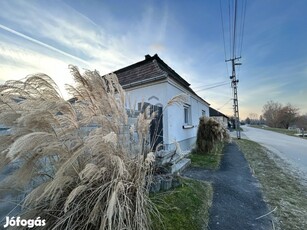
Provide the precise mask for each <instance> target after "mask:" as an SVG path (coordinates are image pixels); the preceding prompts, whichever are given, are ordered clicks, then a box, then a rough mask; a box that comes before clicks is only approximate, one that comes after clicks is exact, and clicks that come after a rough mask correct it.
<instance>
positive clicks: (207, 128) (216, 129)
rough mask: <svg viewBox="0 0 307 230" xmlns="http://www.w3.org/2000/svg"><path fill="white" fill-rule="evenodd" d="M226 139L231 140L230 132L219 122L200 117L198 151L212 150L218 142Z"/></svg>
mask: <svg viewBox="0 0 307 230" xmlns="http://www.w3.org/2000/svg"><path fill="white" fill-rule="evenodd" d="M225 140H229V134H228V133H227V130H226V129H225V128H224V127H223V126H222V125H221V124H220V123H219V122H217V121H216V120H214V119H213V118H208V117H204V116H203V117H201V118H200V119H199V126H198V130H197V139H196V151H197V152H198V153H203V154H206V153H209V152H212V150H213V148H214V147H215V144H216V143H217V142H220V141H225Z"/></svg>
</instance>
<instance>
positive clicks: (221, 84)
mask: <svg viewBox="0 0 307 230" xmlns="http://www.w3.org/2000/svg"><path fill="white" fill-rule="evenodd" d="M228 84H229V82H227V83H224V84H219V85H215V86H211V87H207V88H203V89H198V90H195V92H200V91H204V90H208V89H213V88H217V87H220V86H223V85H228Z"/></svg>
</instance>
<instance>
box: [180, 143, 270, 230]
mask: <svg viewBox="0 0 307 230" xmlns="http://www.w3.org/2000/svg"><path fill="white" fill-rule="evenodd" d="M183 175H184V176H186V177H190V178H194V179H199V180H205V181H211V182H212V184H213V189H214V194H213V203H212V207H211V210H210V221H209V228H208V229H210V230H226V229H227V230H241V229H242V230H269V229H272V225H271V217H270V215H267V216H265V217H263V218H260V219H257V218H258V217H260V216H262V215H265V214H267V213H268V212H269V210H268V209H267V206H266V203H265V202H264V200H263V198H262V194H261V191H260V184H259V182H258V181H257V179H256V178H255V177H253V175H252V173H251V172H250V168H249V165H248V163H247V161H246V159H245V158H244V156H243V154H242V152H240V151H239V149H238V147H237V145H235V144H233V143H231V144H228V145H227V146H226V148H225V150H224V156H223V158H222V161H221V166H220V169H219V170H217V171H209V170H204V169H199V168H189V169H187V170H186V171H185V172H184V173H183Z"/></svg>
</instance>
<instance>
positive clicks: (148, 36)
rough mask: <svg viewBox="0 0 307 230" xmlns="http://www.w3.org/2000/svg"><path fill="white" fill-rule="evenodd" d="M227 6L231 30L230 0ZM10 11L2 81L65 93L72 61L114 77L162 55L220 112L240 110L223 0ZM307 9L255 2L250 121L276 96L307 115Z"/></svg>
mask: <svg viewBox="0 0 307 230" xmlns="http://www.w3.org/2000/svg"><path fill="white" fill-rule="evenodd" d="M238 2H239V3H241V2H242V0H238ZM221 3H222V10H223V12H224V14H223V15H224V23H225V25H224V27H226V25H228V24H227V23H228V21H226V19H227V17H228V16H227V15H226V13H227V10H228V8H227V7H228V1H227V0H221ZM0 9H1V14H0V83H3V82H4V81H6V80H8V79H21V78H24V77H25V76H26V75H28V74H32V73H37V72H44V73H46V74H48V75H50V76H51V77H53V78H54V79H55V80H56V82H57V83H58V84H59V85H60V87H61V88H62V89H63V87H62V86H63V84H64V83H71V78H70V74H69V71H68V68H67V67H68V64H74V65H77V66H79V68H80V69H97V70H98V71H99V72H100V73H101V74H105V73H108V72H112V71H114V70H117V69H119V68H122V67H125V66H127V65H130V64H133V63H135V62H138V61H140V60H143V59H144V55H145V54H151V55H153V54H155V53H158V55H159V56H160V57H161V58H162V59H163V60H164V61H165V62H166V63H167V64H168V65H169V66H170V67H172V68H173V69H174V70H175V71H176V72H177V73H179V74H180V75H181V76H182V77H184V78H185V79H186V80H187V81H188V82H190V83H191V87H192V88H193V89H194V90H195V91H197V93H198V94H199V95H200V96H202V97H203V98H204V99H205V100H207V101H208V102H209V103H211V105H212V106H213V107H214V108H216V109H220V111H222V112H224V113H225V114H227V115H232V113H233V111H232V101H231V98H232V90H231V88H230V80H229V72H230V70H231V69H230V65H228V68H227V65H226V64H225V55H224V43H223V35H222V24H221V14H220V2H219V1H217V0H194V1H183V0H181V1H180V0H176V1H175V0H172V1H171V0H169V1H167V0H165V1H162V0H143V1H136V0H132V1H130V0H127V1H124V0H121V1H120V0H118V1H111V0H108V1H81V0H63V1H57V0H55V1H45V0H40V1H35V0H31V1H17V0H1V1H0ZM306 12H307V1H305V0H295V1H291V2H289V1H286V0H254V1H250V0H247V11H246V18H245V31H244V41H243V49H242V59H241V60H240V61H241V62H242V66H241V67H240V68H239V69H237V73H238V78H239V80H240V82H239V85H238V86H239V88H238V95H239V106H240V114H241V118H245V117H246V116H249V114H250V113H256V114H258V115H260V114H261V111H262V106H263V105H264V104H265V103H266V102H267V101H269V100H274V101H278V102H280V103H283V104H285V103H288V102H290V103H292V104H293V105H295V106H297V107H299V108H300V111H301V113H307V100H306V99H307V29H306V28H307V14H306ZM224 29H226V28H224ZM225 36H226V48H227V46H228V45H229V44H228V43H229V41H228V39H227V33H226V34H225ZM226 51H227V52H228V48H227V49H226ZM228 56H229V52H228V53H227V55H226V57H228ZM227 69H228V70H227ZM227 81H229V85H223V86H220V87H217V88H212V89H207V90H202V91H198V90H199V89H203V88H208V87H209V86H212V85H214V84H215V83H221V82H227Z"/></svg>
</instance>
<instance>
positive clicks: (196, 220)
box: [151, 178, 213, 230]
mask: <svg viewBox="0 0 307 230" xmlns="http://www.w3.org/2000/svg"><path fill="white" fill-rule="evenodd" d="M181 183H182V185H181V186H180V187H178V188H176V189H174V190H170V191H167V192H161V193H157V194H154V195H152V196H151V200H152V202H153V203H154V204H155V205H156V206H157V208H158V211H159V212H160V214H161V220H162V222H161V221H159V218H158V217H157V216H154V217H153V229H154V230H160V229H167V230H180V229H182V230H185V229H189V230H199V229H206V228H207V226H208V223H209V208H210V206H211V202H212V196H213V195H212V194H213V192H212V186H211V184H210V183H207V182H202V181H198V180H192V179H187V178H184V179H183V178H181Z"/></svg>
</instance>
